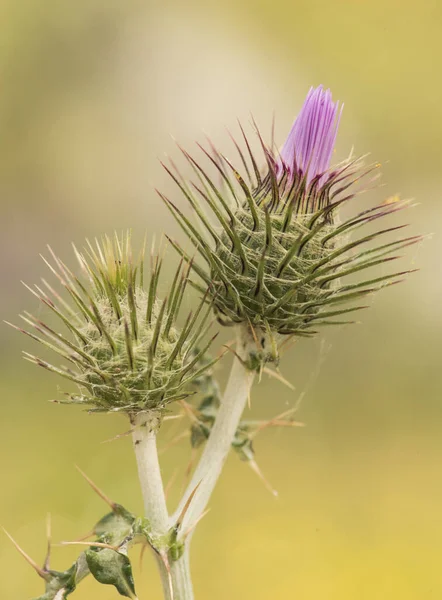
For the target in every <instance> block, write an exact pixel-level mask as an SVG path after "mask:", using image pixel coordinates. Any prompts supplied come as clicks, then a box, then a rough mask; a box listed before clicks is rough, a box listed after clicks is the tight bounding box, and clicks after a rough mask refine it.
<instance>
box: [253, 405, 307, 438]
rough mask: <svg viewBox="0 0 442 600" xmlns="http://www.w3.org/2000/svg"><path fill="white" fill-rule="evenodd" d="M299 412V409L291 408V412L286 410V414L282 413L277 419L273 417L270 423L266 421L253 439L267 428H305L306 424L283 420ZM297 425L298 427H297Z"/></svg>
mask: <svg viewBox="0 0 442 600" xmlns="http://www.w3.org/2000/svg"><path fill="white" fill-rule="evenodd" d="M296 410H297V407H296V406H295V407H293V408H290V409H289V410H286V411H285V412H283V413H281V414H280V415H277V416H276V417H273V418H272V419H270V420H269V421H264V422H263V423H262V424H261V425H260V426H259V427H258V428H257V429H256V430H255V431H254V432H253V433H252V437H255V436H256V435H258V433H260V432H261V431H262V430H263V429H266V428H267V427H273V426H274V425H277V424H282V423H284V424H289V423H290V424H293V425H292V426H293V427H304V423H299V422H298V421H289V420H283V419H286V418H287V417H289V416H290V415H292V414H294V413H295V412H296ZM295 424H296V425H295Z"/></svg>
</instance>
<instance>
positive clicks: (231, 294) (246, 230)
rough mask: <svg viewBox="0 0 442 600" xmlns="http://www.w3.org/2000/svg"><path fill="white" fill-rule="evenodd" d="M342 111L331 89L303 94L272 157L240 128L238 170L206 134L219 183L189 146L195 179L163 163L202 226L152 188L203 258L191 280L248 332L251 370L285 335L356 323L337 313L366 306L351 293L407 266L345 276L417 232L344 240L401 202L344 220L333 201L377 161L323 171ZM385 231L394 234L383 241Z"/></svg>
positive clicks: (271, 355)
mask: <svg viewBox="0 0 442 600" xmlns="http://www.w3.org/2000/svg"><path fill="white" fill-rule="evenodd" d="M340 115H341V111H340V109H339V106H338V103H333V102H332V98H331V93H330V91H329V90H327V91H324V90H323V89H322V87H319V88H317V89H311V90H310V92H309V94H308V96H307V99H306V101H305V103H304V106H303V108H302V110H301V112H300V114H299V116H298V118H297V119H296V121H295V123H294V125H293V127H292V130H291V132H290V134H289V136H288V138H287V141H286V143H285V145H284V146H283V148H282V150H281V153H280V154H279V153H278V152H277V151H275V149H274V147H273V144H272V146H271V147H269V146H267V145H266V144H265V143H264V141H263V139H262V136H261V134H260V132H259V130H258V128H257V127H256V125H255V129H256V133H257V136H258V139H259V143H260V146H261V150H262V155H263V158H262V159H257V158H256V157H255V154H254V152H252V150H251V145H250V142H249V140H248V138H247V137H246V135H245V133H244V130H243V129H242V127H241V126H240V128H241V133H242V136H243V139H244V146H245V148H244V150H243V149H242V148H241V146H240V144H239V143H238V142H236V141H235V140H234V139H233V138H232V140H233V143H234V146H235V148H236V150H237V152H238V155H239V159H240V161H241V163H242V170H243V171H244V172H243V173H242V174H241V173H240V169H238V168H237V167H236V166H234V164H233V163H232V162H231V161H230V160H229V159H228V158H226V157H225V156H224V154H222V153H221V152H219V151H218V150H217V149H216V148H215V147H214V146H213V144H212V143H211V142H210V141H209V145H210V147H209V149H205V148H203V147H202V146H199V147H200V149H201V150H202V152H203V154H204V155H205V157H206V159H208V161H209V163H210V165H211V168H212V170H214V171H215V174H216V177H215V178H214V177H213V176H212V175H210V174H209V172H208V170H207V169H206V167H203V166H202V165H201V164H200V162H199V161H198V160H196V159H195V158H194V157H193V156H191V155H190V154H189V153H188V152H187V151H185V150H182V152H183V154H184V156H185V158H186V160H187V161H188V163H189V164H190V165H191V167H192V169H193V171H194V172H195V175H196V178H197V181H196V182H193V183H189V182H188V181H186V179H184V177H182V176H181V174H180V172H179V171H178V169H177V167H176V166H175V164H174V163H172V162H171V166H170V167H169V166H166V165H164V166H165V168H166V170H167V171H168V173H169V174H170V176H171V177H172V179H173V180H174V181H175V183H176V184H177V185H178V187H179V188H180V190H181V192H182V193H183V195H184V196H185V198H186V199H187V201H188V202H189V203H190V205H191V207H192V208H193V211H194V214H195V218H196V221H199V225H200V226H202V230H203V231H201V227H200V226H197V225H196V224H195V221H194V220H193V219H191V218H189V217H187V216H186V214H185V212H183V211H182V210H181V209H180V208H179V207H178V206H177V205H176V204H175V203H172V202H171V201H170V200H169V199H168V198H166V197H165V196H164V195H163V194H161V193H160V196H161V197H162V198H163V200H164V201H165V203H166V205H167V207H168V208H169V209H170V211H171V212H172V214H173V215H174V217H175V219H176V220H177V221H178V223H179V224H180V226H181V228H182V229H183V230H184V232H185V233H186V235H187V237H188V238H189V240H190V242H191V243H192V244H193V246H194V247H195V248H196V249H197V251H198V252H199V254H200V255H201V257H202V258H203V263H202V264H198V263H197V262H193V263H192V268H193V270H194V272H195V273H196V274H197V275H198V277H199V278H200V280H201V283H200V284H198V283H197V284H196V285H199V287H200V289H201V290H202V291H203V290H205V289H207V290H208V294H209V295H210V296H211V298H212V300H213V306H214V310H215V312H216V315H217V318H218V321H219V322H220V323H221V324H223V325H234V324H241V325H242V326H243V327H245V328H246V329H247V330H248V332H249V337H253V338H254V340H255V342H256V351H254V353H253V357H252V359H253V360H251V364H252V365H254V366H255V367H256V368H258V366H259V365H260V364H261V365H262V363H263V362H266V361H269V360H277V359H278V344H279V342H280V336H282V335H294V336H312V335H314V334H315V333H317V327H318V326H320V325H329V324H343V323H348V322H352V321H345V320H344V321H342V320H335V318H336V317H338V318H339V317H340V316H341V315H344V314H347V313H351V312H353V311H357V310H360V309H361V308H365V306H361V305H360V304H359V303H358V300H360V299H361V298H363V297H364V296H366V295H368V294H371V293H373V292H375V291H377V290H379V289H380V288H382V287H384V286H385V285H389V284H393V283H396V282H398V281H399V280H400V277H401V276H402V275H404V274H405V273H408V272H409V271H405V272H402V273H398V272H393V273H386V274H385V273H384V274H382V275H381V276H376V275H368V276H366V277H365V278H364V277H362V278H360V279H359V280H356V281H353V280H352V281H351V282H346V281H345V278H346V277H347V276H351V275H353V274H358V275H361V274H364V273H365V271H366V269H369V268H371V267H375V266H377V265H380V264H381V263H386V262H387V261H392V260H394V259H396V258H398V256H395V252H396V251H397V250H399V249H401V248H403V247H405V246H408V245H410V244H414V243H416V242H417V241H419V240H420V239H421V236H412V237H398V236H397V235H395V234H397V232H398V231H399V230H400V229H401V228H402V227H403V226H397V225H396V226H394V225H393V226H388V227H384V228H378V229H376V230H374V231H373V230H371V231H370V232H367V233H365V234H362V235H360V236H359V237H355V239H350V236H351V234H353V233H357V232H358V231H359V229H360V228H361V227H362V226H363V225H366V224H374V223H376V222H378V220H379V219H382V218H384V217H387V216H389V215H392V214H393V213H396V212H397V211H399V210H401V209H402V208H404V207H405V206H407V204H408V203H407V202H406V201H401V200H399V198H397V197H395V198H393V199H389V200H388V201H385V202H383V203H381V204H379V205H378V206H374V207H371V208H366V209H364V210H362V211H360V210H359V212H357V214H356V215H354V216H351V217H349V218H346V219H345V220H344V221H343V222H340V220H339V217H338V211H339V209H340V207H341V206H342V205H344V204H345V203H347V202H348V201H350V200H351V199H353V198H354V197H355V196H356V195H358V194H359V193H360V192H361V191H363V189H362V188H361V187H360V186H359V185H357V184H358V182H361V181H363V180H365V181H366V180H367V179H368V181H369V183H370V182H371V180H372V179H375V177H376V175H375V171H376V170H377V168H378V166H379V165H372V166H369V167H367V168H365V167H364V166H363V161H362V160H361V159H349V160H347V161H344V162H342V163H340V164H338V165H337V166H335V167H332V168H330V161H331V156H332V150H333V145H334V142H335V138H336V134H337V128H338V123H339V119H340ZM262 165H264V168H262ZM207 209H208V214H207V212H206V211H207ZM213 218H215V220H216V221H217V225H214V224H213ZM388 234H392V235H393V239H392V238H391V237H390V239H387V240H385V241H384V240H383V238H384V237H385V236H387V235H388ZM172 243H173V245H174V247H175V248H176V249H177V250H178V252H179V253H180V254H181V256H183V257H184V258H185V260H187V261H190V257H189V255H188V254H187V252H186V251H185V250H184V249H183V248H182V247H181V246H180V245H179V244H177V243H175V242H172ZM345 303H351V304H350V306H348V307H345V306H342V305H343V304H345ZM355 303H356V304H355Z"/></svg>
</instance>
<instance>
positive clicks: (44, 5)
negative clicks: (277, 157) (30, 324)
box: [0, 0, 442, 600]
mask: <svg viewBox="0 0 442 600" xmlns="http://www.w3.org/2000/svg"><path fill="white" fill-rule="evenodd" d="M0 10H1V18H0V39H1V44H0V74H1V77H0V81H1V93H0V189H1V198H2V200H1V201H2V219H1V223H2V226H3V227H2V235H1V237H0V244H1V246H2V248H1V256H2V261H1V282H2V283H1V289H2V294H1V300H0V301H1V316H2V318H5V319H7V320H10V321H14V322H17V321H18V319H17V317H16V314H17V313H18V312H19V311H21V310H24V309H30V310H35V311H37V312H38V311H40V310H41V309H40V308H38V306H37V304H36V301H35V299H34V298H32V297H31V295H30V294H29V293H28V292H27V291H26V290H25V289H24V288H23V287H22V286H21V285H20V283H19V282H20V280H21V279H23V280H25V281H26V282H28V283H34V282H37V281H38V279H39V277H40V276H42V275H43V276H47V272H46V268H45V266H44V264H43V262H42V261H41V259H40V258H39V256H38V255H39V253H40V252H45V245H46V244H47V243H50V244H51V246H52V247H53V248H54V249H55V250H56V251H57V253H59V254H60V255H61V256H62V257H63V258H65V259H66V260H67V261H68V262H70V264H72V260H71V258H70V257H71V249H70V242H71V240H73V241H75V242H76V243H78V244H80V245H81V243H82V241H83V239H84V238H85V237H86V236H91V235H95V234H101V233H104V232H111V231H112V230H113V229H115V228H119V229H121V228H125V227H132V228H133V231H134V235H135V237H137V238H138V239H141V237H142V235H143V233H144V231H145V230H147V232H148V233H149V234H153V233H154V232H158V231H161V230H164V229H166V230H167V231H169V232H172V234H173V235H175V236H180V233H179V231H178V230H177V227H176V226H175V225H174V223H172V222H171V218H170V217H169V215H168V214H167V212H166V210H165V208H164V207H163V206H162V205H161V204H160V202H159V200H158V199H157V197H156V196H155V193H154V191H153V187H154V186H156V187H159V188H161V189H162V190H164V191H165V192H166V193H168V194H169V195H170V196H173V197H174V198H175V199H178V201H179V202H182V200H181V198H179V196H178V194H177V192H176V191H175V190H174V189H173V187H172V185H171V183H170V182H169V181H168V178H167V176H166V174H165V173H164V172H163V171H162V169H161V167H160V165H159V162H158V160H157V158H158V157H162V156H163V153H164V152H166V153H169V154H172V155H174V156H178V151H177V150H176V148H175V145H174V144H175V143H174V141H173V139H172V136H173V137H174V138H176V139H178V140H179V141H180V142H181V143H182V144H183V145H185V146H187V147H190V146H192V145H193V141H194V140H195V139H198V140H200V141H201V140H202V139H203V132H207V133H209V134H210V135H211V137H212V138H213V139H214V140H215V141H216V142H217V143H218V145H219V146H220V147H221V148H222V149H223V150H224V151H225V152H226V153H227V154H228V155H233V152H232V151H231V145H230V142H229V140H228V136H227V135H226V132H225V129H224V128H225V126H227V127H229V128H230V129H235V128H236V118H237V117H239V118H240V119H242V120H243V121H246V122H247V121H248V119H249V113H250V111H251V112H252V113H253V115H254V116H255V117H256V119H257V120H258V122H259V123H260V124H261V126H262V128H263V130H264V131H265V132H267V131H269V129H270V124H271V119H272V114H273V112H275V114H276V132H277V136H278V141H279V143H282V142H283V140H284V135H285V133H286V132H287V130H288V128H289V126H290V125H291V121H292V118H293V117H294V116H295V114H296V112H297V111H298V110H299V108H300V106H301V104H302V101H303V97H304V95H305V93H306V92H307V90H308V88H309V86H310V85H318V84H319V83H323V84H324V85H325V86H327V87H330V88H331V89H332V91H333V95H334V98H336V99H340V100H342V101H344V102H345V109H344V117H343V120H342V126H341V129H340V135H339V140H338V146H337V155H338V157H339V158H343V157H344V156H346V154H347V153H348V151H349V149H350V148H351V147H352V146H353V145H354V147H355V152H356V153H357V154H363V153H366V152H371V157H372V158H373V160H379V161H380V162H381V163H382V164H383V173H384V175H383V181H384V184H385V186H384V187H383V188H379V189H376V190H375V191H373V192H371V193H370V196H369V197H368V196H367V197H362V198H361V199H360V200H358V201H357V202H360V203H364V202H367V201H371V200H376V199H377V200H381V199H382V198H383V197H387V196H389V195H392V194H395V193H397V192H400V193H401V194H402V195H403V196H404V197H413V198H415V199H416V201H417V202H418V206H416V207H415V208H414V209H412V210H410V211H408V212H407V214H406V215H405V214H404V215H403V217H405V218H406V220H408V221H409V222H411V223H412V225H411V227H410V235H411V234H412V233H419V232H423V233H429V232H433V233H435V234H436V235H435V236H433V237H432V238H431V239H428V240H426V241H425V243H424V244H423V245H422V247H420V248H418V249H417V248H412V249H411V251H410V252H407V253H406V257H405V259H404V260H403V261H402V265H401V267H404V268H416V267H418V268H420V269H421V270H420V271H419V272H418V273H416V274H414V275H413V276H412V277H410V278H409V280H408V281H407V282H406V283H404V284H402V285H400V286H396V287H394V288H391V289H389V290H386V291H385V292H384V293H382V294H380V295H379V297H377V298H376V300H375V302H374V307H373V308H372V309H371V310H370V311H367V312H365V313H364V314H363V315H362V313H361V316H362V317H363V322H362V324H361V325H358V326H353V327H348V328H342V329H339V330H335V331H326V332H324V333H323V334H322V335H321V337H320V338H318V339H317V340H315V341H300V342H299V343H298V344H296V345H295V347H294V348H293V349H292V351H291V352H290V353H289V354H288V355H286V356H285V357H284V360H283V364H282V372H283V373H284V374H285V375H286V376H287V377H289V378H290V379H291V380H292V381H293V383H294V384H295V385H296V391H295V392H292V391H290V390H289V389H287V388H285V387H283V386H282V385H280V384H278V383H274V382H272V381H269V380H268V379H267V378H264V380H263V382H262V384H261V385H260V386H259V388H258V387H256V388H255V390H254V394H253V406H252V414H253V415H254V416H256V417H261V416H263V417H264V416H274V415H276V414H278V413H280V412H282V411H284V410H286V409H287V408H289V407H290V406H293V404H294V403H295V402H296V400H297V399H298V398H299V396H300V395H301V394H303V392H306V393H305V396H304V398H303V401H302V403H301V406H300V409H299V413H298V418H299V419H301V420H302V421H304V422H305V423H306V427H305V428H303V429H300V428H298V429H284V430H268V431H267V432H265V433H263V434H262V436H261V437H260V438H258V439H257V443H256V450H257V457H258V462H259V464H260V466H261V468H262V470H263V471H264V473H265V474H266V475H267V477H268V478H269V479H270V481H271V483H272V485H273V486H274V487H275V488H276V489H277V490H278V491H279V498H278V499H275V498H273V497H272V496H271V494H269V493H268V492H267V491H266V490H265V489H264V487H263V485H262V484H261V483H260V481H259V480H258V478H257V477H256V476H255V475H254V474H253V473H252V472H251V470H249V469H248V468H247V466H246V465H244V464H242V463H240V462H239V461H238V460H237V458H236V457H235V456H232V457H231V459H230V460H229V462H228V464H227V468H226V470H225V473H224V476H223V478H222V480H221V482H220V484H219V486H218V488H217V490H216V493H215V495H214V497H213V499H212V502H211V508H212V510H211V513H210V514H209V515H208V516H207V517H206V518H205V519H204V521H203V522H202V524H201V525H200V526H199V528H198V531H197V534H196V535H195V537H194V542H193V548H192V549H193V553H192V567H193V575H194V584H195V589H196V595H197V598H199V599H202V598H211V599H212V600H218V599H219V600H221V599H224V598H230V599H231V600H240V599H241V600H242V599H249V598H253V599H255V600H264V599H267V598H270V597H271V598H286V597H287V598H292V597H293V598H296V599H297V600H324V599H330V600H338V599H339V600H344V599H349V600H353V599H355V598H357V599H360V600H387V599H388V600H390V599H392V598H398V599H399V598H400V599H401V600H406V599H407V600H411V599H413V600H414V599H419V600H421V599H433V598H434V599H436V598H437V599H439V598H440V597H441V596H442V569H441V568H440V556H441V550H442V402H441V400H442V398H441V389H442V375H441V349H442V345H441V323H442V321H441V308H440V307H441V299H442V298H441V266H440V265H441V259H440V256H441V251H442V247H441V242H440V237H439V235H438V234H439V233H440V230H441V217H442V209H441V200H440V192H441V184H442V175H441V147H442V80H441V72H440V65H441V55H442V25H441V22H442V21H441V20H442V3H440V1H439V0H423V1H421V2H411V0H401V1H400V2H399V1H394V0H372V1H371V2H363V1H359V2H355V1H354V0H347V1H344V0H308V1H307V0H300V1H297V0H291V1H290V0H273V2H265V1H264V0H242V1H240V2H238V1H233V0H224V1H223V2H207V1H205V2H203V1H202V0H199V1H192V0H189V1H186V2H183V1H181V0H175V1H173V0H169V1H168V2H160V1H158V0H147V1H144V2H140V1H137V0H125V1H124V2H122V1H121V0H120V1H118V0H87V1H86V0H77V1H76V2H66V1H62V2H60V1H59V0H40V1H39V2H34V1H32V0H19V1H17V0H2V2H1V3H0ZM183 205H184V204H183ZM355 209H357V207H356V206H355V205H353V207H352V210H355ZM395 222H396V221H395ZM172 262H173V255H170V264H172ZM1 336H2V343H1V345H0V352H1V362H0V368H1V402H2V410H1V420H0V423H1V424H0V427H1V433H0V460H1V474H2V491H1V497H0V523H1V524H3V525H4V526H5V527H6V528H7V529H8V530H9V531H10V532H11V533H12V535H13V536H14V537H15V538H16V539H17V541H18V542H19V543H20V544H21V545H22V546H23V547H24V548H25V549H26V551H27V552H28V553H29V554H30V555H31V556H32V557H34V558H35V559H36V560H38V561H40V560H42V559H43V555H44V552H45V518H46V513H47V512H50V513H51V514H52V521H53V537H54V541H59V540H62V539H74V538H76V537H78V536H80V535H81V534H84V533H86V532H87V531H88V530H89V529H90V527H91V525H92V524H93V523H94V522H95V521H96V520H97V519H98V518H99V517H101V516H102V514H103V513H104V512H105V507H104V505H103V503H102V502H101V501H100V500H99V498H98V497H97V496H95V495H94V494H93V493H92V492H91V490H90V489H89V488H88V487H87V485H86V484H85V482H84V481H83V480H82V479H81V477H80V476H79V475H78V473H77V471H76V470H75V469H74V464H78V465H80V466H81V467H82V468H83V469H84V470H85V471H86V472H87V473H88V474H89V476H91V477H92V478H93V479H94V480H95V481H96V482H97V483H98V484H99V485H100V486H101V487H102V488H103V489H104V490H105V491H106V492H107V494H108V495H109V496H111V497H112V498H114V499H115V500H117V501H118V502H121V503H123V504H125V505H126V506H127V507H128V508H130V509H131V510H133V511H138V512H141V499H140V494H139V491H138V488H137V480H136V472H135V464H134V459H133V457H132V451H131V447H130V442H129V440H128V439H127V438H123V439H120V440H118V441H115V442H112V443H108V444H103V443H102V442H103V441H104V440H107V439H109V438H111V437H112V436H114V435H116V434H117V433H120V432H122V431H124V430H125V429H126V428H127V424H126V423H125V421H124V419H123V418H120V419H119V418H117V417H104V416H103V417H97V416H88V415H86V414H84V413H83V412H81V411H79V410H77V409H75V408H69V407H62V406H55V405H52V404H50V403H48V402H47V400H48V399H51V398H54V397H57V394H58V392H57V385H60V386H61V385H62V383H63V382H62V381H57V380H56V378H55V376H50V375H49V374H47V373H46V372H43V371H41V372H40V371H39V370H38V369H37V368H36V367H34V366H32V365H29V364H27V363H25V362H24V361H23V360H22V359H21V357H20V351H21V349H22V348H26V349H27V350H29V351H31V352H35V351H36V350H37V348H36V347H35V345H34V344H33V343H32V341H31V340H28V339H25V338H21V337H20V336H19V335H18V334H16V333H15V332H13V331H12V330H8V328H7V327H6V326H3V327H2V328H1ZM227 368H228V361H226V363H225V365H224V367H223V368H222V369H221V370H220V377H221V378H222V379H223V380H225V377H226V371H227ZM173 435H174V430H173V427H172V426H170V425H169V426H167V427H165V429H164V431H163V432H162V436H161V445H162V446H165V445H166V444H167V442H168V440H170V439H171V438H172V437H173ZM188 457H189V452H188V447H187V445H186V442H182V444H181V445H180V446H178V447H176V448H174V449H172V450H170V451H168V452H167V453H165V454H164V455H163V456H162V459H163V463H164V477H165V479H169V478H170V476H171V475H172V474H173V473H174V471H175V469H176V468H177V467H179V469H180V474H179V476H178V478H177V483H176V485H175V489H174V492H173V493H172V496H171V501H173V500H175V499H176V498H177V496H178V493H179V488H180V486H181V485H182V482H183V476H182V472H183V470H184V468H185V466H186V464H187V461H188ZM172 503H173V502H172ZM78 550H79V549H78ZM136 552H137V551H136ZM136 552H135V553H134V563H135V564H136V565H137V563H138V560H137V558H136ZM76 554H77V548H58V547H57V548H54V552H53V567H54V568H56V569H64V568H66V567H67V566H68V565H70V561H71V560H73V558H74V556H76ZM0 566H1V572H2V575H1V577H0V591H1V593H0V596H1V598H5V599H6V598H7V599H8V600H14V599H17V600H19V599H23V598H29V597H34V596H37V595H38V594H39V593H41V589H42V582H41V581H39V580H38V578H37V576H36V575H35V574H34V573H33V572H32V570H31V569H30V567H28V566H27V565H26V564H25V562H24V561H23V560H22V559H21V558H20V557H19V555H18V554H17V553H16V552H15V550H14V549H13V548H12V546H11V544H10V543H9V541H8V540H7V539H6V537H5V536H1V537H0ZM135 571H136V576H137V588H138V593H139V596H140V599H143V598H160V588H159V583H158V578H157V574H156V572H155V567H154V565H153V563H152V560H151V557H150V556H147V555H146V558H145V561H144V568H143V572H142V574H141V575H140V574H139V569H138V566H136V568H135ZM75 597H78V598H79V599H80V598H83V599H85V600H86V599H92V598H94V599H96V600H101V599H111V598H117V597H118V595H117V592H116V591H114V589H113V588H110V587H106V586H100V585H99V584H97V583H96V582H94V581H92V580H90V579H89V580H87V581H85V582H84V583H83V584H81V586H80V587H79V589H78V590H77V592H76V596H75Z"/></svg>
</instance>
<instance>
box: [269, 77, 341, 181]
mask: <svg viewBox="0 0 442 600" xmlns="http://www.w3.org/2000/svg"><path fill="white" fill-rule="evenodd" d="M341 113H342V107H341V109H340V110H339V102H335V103H334V102H333V101H332V95H331V92H330V90H325V91H324V89H323V87H322V85H320V86H319V87H317V88H316V89H314V88H310V90H309V93H308V94H307V98H306V99H305V102H304V106H303V107H302V109H301V112H300V113H299V115H298V116H297V118H296V120H295V122H294V123H293V126H292V128H291V130H290V133H289V135H288V137H287V140H286V142H285V144H284V146H283V148H282V150H281V154H280V162H281V163H282V164H281V165H280V167H279V171H280V172H281V171H282V169H285V170H287V171H288V173H289V175H290V178H291V179H292V180H293V179H294V178H295V176H296V175H300V176H302V175H305V177H306V180H307V185H308V184H310V183H311V181H312V180H313V179H315V178H316V177H318V176H320V175H323V174H324V173H325V172H326V171H327V170H328V168H329V167H330V161H331V157H332V153H333V147H334V145H335V141H336V135H337V132H338V125H339V120H340V118H341ZM326 179H327V177H326V176H325V177H321V178H320V179H319V180H318V181H319V183H320V184H322V183H324V182H325V181H326Z"/></svg>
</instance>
